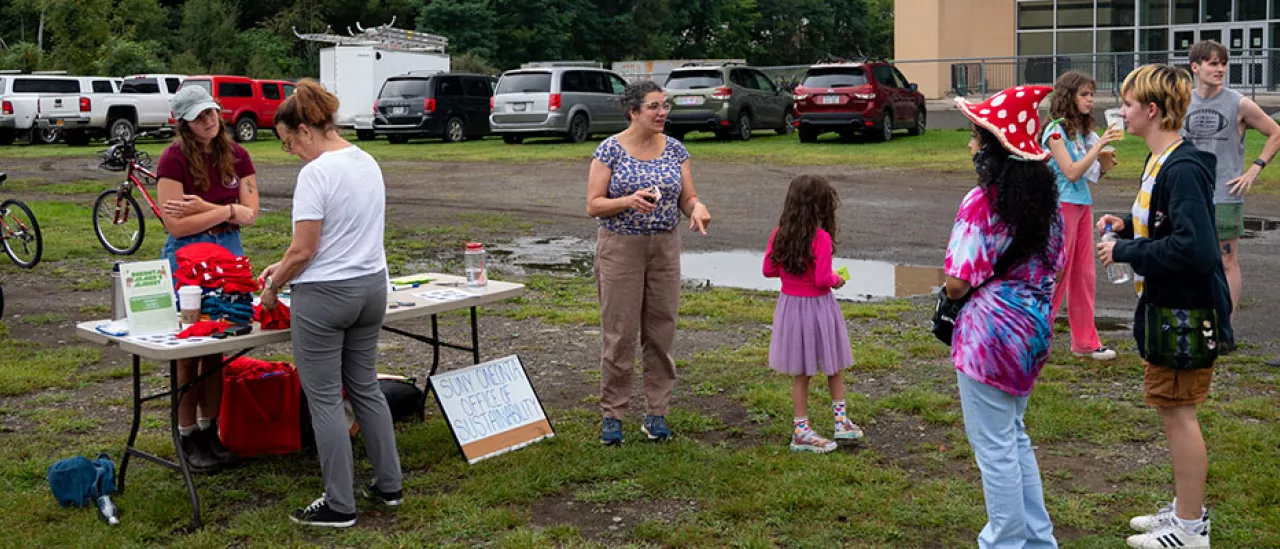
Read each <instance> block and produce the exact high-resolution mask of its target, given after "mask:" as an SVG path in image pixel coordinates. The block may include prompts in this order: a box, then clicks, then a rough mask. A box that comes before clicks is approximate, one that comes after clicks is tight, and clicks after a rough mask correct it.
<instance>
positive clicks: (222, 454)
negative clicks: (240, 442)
mask: <svg viewBox="0 0 1280 549" xmlns="http://www.w3.org/2000/svg"><path fill="white" fill-rule="evenodd" d="M197 436H199V437H201V438H203V439H204V440H203V442H204V444H205V447H206V448H207V449H208V450H209V453H211V454H213V457H215V458H217V460H218V463H220V464H222V466H223V467H234V466H236V465H239V464H240V458H239V457H237V456H236V455H235V454H234V453H232V452H231V450H228V449H227V447H226V446H223V445H222V438H221V437H219V436H218V420H216V419H215V420H213V423H211V424H209V428H208V429H198V435H197Z"/></svg>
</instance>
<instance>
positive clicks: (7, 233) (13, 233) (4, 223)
mask: <svg viewBox="0 0 1280 549" xmlns="http://www.w3.org/2000/svg"><path fill="white" fill-rule="evenodd" d="M8 221H9V212H7V211H6V212H4V215H0V230H3V232H4V234H2V235H0V238H4V239H5V240H8V239H10V238H17V236H18V234H19V233H25V232H27V231H28V230H30V228H28V227H27V226H26V225H25V224H23V223H22V220H21V219H18V218H16V217H15V218H13V223H14V224H15V225H17V226H18V228H17V230H14V228H13V227H11V226H9V223H8Z"/></svg>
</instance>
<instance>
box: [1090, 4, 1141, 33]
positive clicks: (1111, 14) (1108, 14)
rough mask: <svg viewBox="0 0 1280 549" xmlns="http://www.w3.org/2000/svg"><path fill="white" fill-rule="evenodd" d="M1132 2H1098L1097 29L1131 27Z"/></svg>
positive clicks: (1132, 21)
mask: <svg viewBox="0 0 1280 549" xmlns="http://www.w3.org/2000/svg"><path fill="white" fill-rule="evenodd" d="M1133 4H1134V0H1110V1H1108V0H1098V26H1099V27H1132V26H1133V23H1134V20H1133V17H1134V5H1133Z"/></svg>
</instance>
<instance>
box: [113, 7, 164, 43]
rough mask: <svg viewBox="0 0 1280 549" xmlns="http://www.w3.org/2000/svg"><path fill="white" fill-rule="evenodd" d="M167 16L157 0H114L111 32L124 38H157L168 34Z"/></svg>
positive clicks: (138, 39)
mask: <svg viewBox="0 0 1280 549" xmlns="http://www.w3.org/2000/svg"><path fill="white" fill-rule="evenodd" d="M169 16H170V14H169V10H168V9H166V8H165V7H164V6H161V5H160V2H159V0H116V5H115V9H113V10H112V12H111V34H112V35H113V37H114V38H121V39H125V40H134V41H146V40H159V39H161V38H162V37H164V36H167V35H168V34H169V32H168V31H169Z"/></svg>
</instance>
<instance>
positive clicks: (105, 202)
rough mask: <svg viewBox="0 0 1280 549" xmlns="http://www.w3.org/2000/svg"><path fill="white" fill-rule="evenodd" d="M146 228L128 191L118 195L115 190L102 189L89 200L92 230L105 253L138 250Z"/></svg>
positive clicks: (138, 208)
mask: <svg viewBox="0 0 1280 549" xmlns="http://www.w3.org/2000/svg"><path fill="white" fill-rule="evenodd" d="M146 228H147V227H146V225H145V224H144V223H143V222H142V207H141V206H139V205H138V201H137V200H135V199H134V198H133V195H131V194H121V193H120V190H119V189H113V190H107V191H102V194H100V195H98V199H97V200H96V201H94V203H93V232H95V233H97V235H98V242H101V243H102V247H103V248H106V249H107V251H108V252H111V253H113V254H116V255H130V254H132V253H133V252H136V251H138V248H140V247H142V237H143V235H145V234H146Z"/></svg>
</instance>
